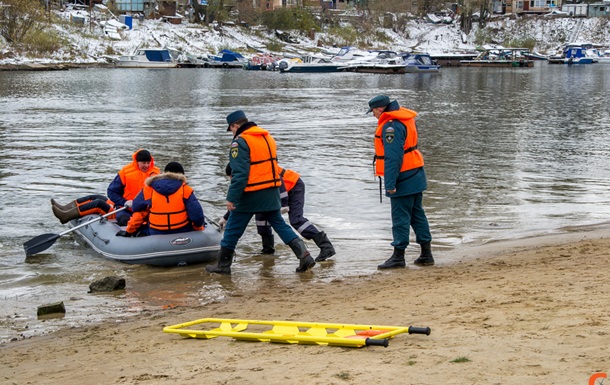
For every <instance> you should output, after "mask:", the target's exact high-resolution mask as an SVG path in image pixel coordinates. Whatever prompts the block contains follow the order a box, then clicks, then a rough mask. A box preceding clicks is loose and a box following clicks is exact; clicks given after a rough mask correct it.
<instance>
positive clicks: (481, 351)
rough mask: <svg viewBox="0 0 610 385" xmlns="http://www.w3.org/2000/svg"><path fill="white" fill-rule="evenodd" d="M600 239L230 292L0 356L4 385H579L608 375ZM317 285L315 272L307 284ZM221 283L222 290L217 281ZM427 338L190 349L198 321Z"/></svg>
mask: <svg viewBox="0 0 610 385" xmlns="http://www.w3.org/2000/svg"><path fill="white" fill-rule="evenodd" d="M606 233H607V231H604V230H598V231H594V232H582V233H572V234H567V235H561V236H553V237H544V238H534V239H526V240H520V241H513V242H504V243H495V244H489V245H487V246H484V247H479V248H464V249H462V250H460V251H457V252H456V253H459V255H458V257H459V258H457V259H452V260H458V262H454V263H450V264H448V263H447V264H445V263H443V262H442V260H443V253H442V252H440V251H438V252H436V258H437V260H438V261H439V263H438V264H437V265H436V266H433V267H427V268H416V267H409V268H407V269H399V270H392V271H387V272H382V273H380V274H374V275H370V276H361V277H356V278H351V279H344V280H335V281H333V282H330V283H314V282H311V280H309V279H308V278H307V276H306V275H304V276H303V279H302V280H300V281H299V283H298V284H297V285H294V286H292V287H288V286H285V287H280V286H278V287H271V288H265V289H262V290H258V291H256V292H233V293H232V295H231V296H230V297H228V298H226V299H225V300H223V301H222V302H216V303H213V304H210V305H207V306H201V307H190V308H186V307H178V308H168V309H165V310H160V311H155V312H145V313H143V314H141V315H140V316H138V317H134V318H131V319H128V320H121V321H120V322H112V321H108V322H105V323H103V324H99V325H95V326H90V327H79V328H73V329H67V330H63V331H60V332H57V333H53V334H50V335H46V336H39V337H33V338H31V339H27V340H22V341H16V342H11V343H7V344H4V345H2V346H0V379H1V380H2V383H6V384H59V383H61V384H66V385H70V384H75V385H76V384H79V385H83V384H201V383H208V384H254V385H259V384H260V385H263V384H264V385H269V384H367V385H368V384H381V383H386V384H396V383H401V384H441V383H442V384H503V385H506V384H515V385H522V384H586V383H588V380H589V377H590V376H591V375H592V374H593V373H595V372H597V371H602V372H610V358H609V355H608V348H609V346H610V335H609V333H610V331H609V330H610V328H609V324H610V311H609V309H610V296H608V294H607V291H608V278H607V272H608V265H609V263H610V239H608V238H605V234H606ZM313 274H315V272H314V273H313ZM218 280H219V282H223V280H230V278H228V277H219V278H218ZM206 317H213V318H236V319H259V320H290V321H310V322H330V323H350V324H371V325H395V326H410V325H412V326H422V327H425V326H428V327H430V328H431V329H432V333H431V334H430V336H425V335H417V334H413V335H408V334H400V335H398V336H396V337H395V338H393V339H391V340H390V343H389V346H388V347H387V348H383V347H376V346H369V347H364V348H345V347H334V346H313V345H285V344H271V343H264V342H244V341H235V340H233V339H230V338H226V337H220V338H216V339H211V340H203V339H185V338H182V337H180V336H179V335H177V334H168V333H163V332H162V329H163V327H165V326H169V325H174V324H179V323H183V322H188V321H192V320H196V319H199V318H206Z"/></svg>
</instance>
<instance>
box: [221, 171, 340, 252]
mask: <svg viewBox="0 0 610 385" xmlns="http://www.w3.org/2000/svg"><path fill="white" fill-rule="evenodd" d="M280 170H281V171H280V179H281V181H282V184H281V186H280V198H281V201H282V209H281V213H282V214H283V213H285V212H287V213H288V219H289V220H290V225H291V226H292V228H293V229H295V230H296V231H297V232H298V233H299V234H301V236H302V237H303V238H305V239H308V240H309V239H312V240H313V241H314V242H315V244H316V245H317V246H318V247H319V248H320V253H319V254H318V256H317V257H316V259H315V261H316V262H323V261H326V260H327V259H328V258H330V257H332V256H333V255H335V248H334V247H333V244H332V243H331V242H330V239H328V236H327V235H326V233H325V232H324V231H320V230H318V229H317V228H316V226H315V225H314V224H313V223H311V222H310V221H309V219H307V218H305V217H304V216H303V207H304V206H305V183H304V182H303V180H302V179H301V176H300V175H299V173H297V172H296V171H293V170H289V169H283V168H281V167H280ZM225 171H226V174H227V175H228V176H231V173H232V170H231V165H227V167H226V170H225ZM229 214H230V212H229V211H227V212H226V213H225V215H224V216H223V217H222V219H221V220H220V225H221V228H222V227H224V225H225V224H226V223H227V219H229ZM254 218H255V220H256V230H257V232H258V234H259V235H260V236H261V238H262V241H263V249H262V250H261V254H273V253H275V239H274V237H273V231H272V230H271V225H270V224H269V222H267V221H266V220H265V216H264V214H260V213H257V214H256V215H255V217H254Z"/></svg>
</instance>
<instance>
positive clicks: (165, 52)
mask: <svg viewBox="0 0 610 385" xmlns="http://www.w3.org/2000/svg"><path fill="white" fill-rule="evenodd" d="M114 65H115V66H116V67H121V68H175V67H178V61H177V60H176V59H174V57H173V56H172V54H171V53H170V50H169V49H166V48H140V49H138V50H136V53H135V54H133V55H129V56H119V57H118V58H116V59H115V60H114Z"/></svg>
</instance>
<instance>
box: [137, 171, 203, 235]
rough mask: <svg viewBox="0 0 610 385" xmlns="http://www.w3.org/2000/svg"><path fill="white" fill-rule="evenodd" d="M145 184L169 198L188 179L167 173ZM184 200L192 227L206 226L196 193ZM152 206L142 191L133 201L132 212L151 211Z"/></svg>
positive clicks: (147, 180) (152, 178) (180, 175)
mask: <svg viewBox="0 0 610 385" xmlns="http://www.w3.org/2000/svg"><path fill="white" fill-rule="evenodd" d="M145 183H146V185H147V186H150V187H151V188H152V189H153V190H155V191H156V192H157V193H159V194H161V195H165V196H169V195H172V194H173V193H175V192H176V191H177V190H178V189H179V188H180V187H181V186H182V184H183V183H186V177H185V176H184V175H182V174H175V173H169V172H166V173H163V174H159V175H155V176H152V177H150V178H148V179H146V182H145ZM183 200H184V206H185V208H186V213H187V216H188V218H189V220H190V221H191V223H192V225H194V226H196V227H201V226H203V225H204V224H205V215H204V213H203V208H202V207H201V204H200V203H199V201H198V200H197V197H196V196H195V192H194V191H193V192H192V193H191V195H190V196H189V197H188V198H185V199H183ZM151 206H152V202H151V200H150V199H144V193H143V192H142V191H140V192H139V193H138V196H136V198H135V199H134V200H133V207H132V210H133V211H134V212H137V211H146V210H149V209H150V207H151Z"/></svg>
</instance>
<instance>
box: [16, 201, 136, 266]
mask: <svg viewBox="0 0 610 385" xmlns="http://www.w3.org/2000/svg"><path fill="white" fill-rule="evenodd" d="M125 209H126V207H121V208H120V209H118V210H114V211H111V212H109V213H108V214H105V215H102V216H101V217H99V218H95V219H92V220H90V221H87V222H85V223H81V224H80V225H78V226H75V227H73V228H71V229H70V230H66V231H64V232H63V233H59V234H52V233H48V234H42V235H39V236H37V237H34V238H32V239H30V240H29V241H27V242H25V243H24V244H23V248H24V249H25V255H34V254H38V253H40V252H41V251H44V250H46V249H48V248H49V247H51V246H53V244H54V243H55V241H56V240H57V239H58V238H59V237H61V236H62V235H66V234H68V233H71V232H72V231H74V230H78V229H80V228H81V227H85V226H87V225H90V224H92V223H94V222H97V221H100V220H102V219H103V218H108V217H109V216H111V215H113V214H116V213H118V212H119V211H123V210H125Z"/></svg>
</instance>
